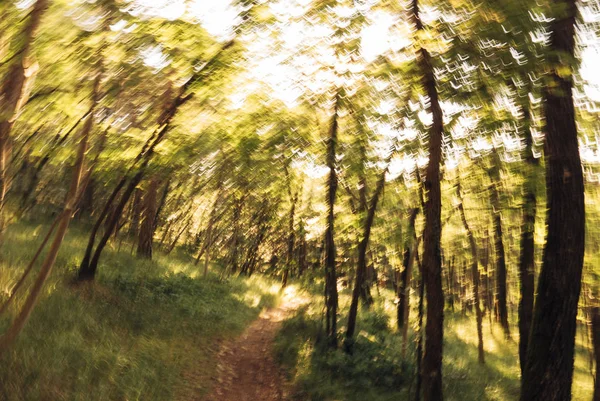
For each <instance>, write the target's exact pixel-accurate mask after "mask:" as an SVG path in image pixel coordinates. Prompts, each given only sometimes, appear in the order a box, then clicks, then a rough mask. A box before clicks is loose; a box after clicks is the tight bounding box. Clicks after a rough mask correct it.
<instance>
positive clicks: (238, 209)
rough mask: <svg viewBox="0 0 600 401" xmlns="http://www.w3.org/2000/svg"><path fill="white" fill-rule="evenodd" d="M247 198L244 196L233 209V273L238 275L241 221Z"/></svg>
mask: <svg viewBox="0 0 600 401" xmlns="http://www.w3.org/2000/svg"><path fill="white" fill-rule="evenodd" d="M244 202H245V197H244V196H243V195H242V196H241V197H240V198H239V199H238V200H237V201H236V205H235V207H234V209H233V233H232V238H231V242H232V245H231V248H232V249H231V261H230V264H231V273H232V274H235V273H237V271H238V269H239V260H238V259H239V257H238V254H239V247H240V230H241V228H240V219H241V217H242V209H243V208H244Z"/></svg>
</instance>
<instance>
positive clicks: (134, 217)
mask: <svg viewBox="0 0 600 401" xmlns="http://www.w3.org/2000/svg"><path fill="white" fill-rule="evenodd" d="M141 203H142V191H141V190H140V189H139V188H136V189H135V191H134V193H133V199H132V201H131V224H130V225H129V235H130V236H131V237H134V238H135V237H137V236H138V235H139V234H138V231H139V229H140V211H141V209H142V206H141ZM131 252H132V253H133V248H132V250H131Z"/></svg>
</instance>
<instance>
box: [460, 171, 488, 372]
mask: <svg viewBox="0 0 600 401" xmlns="http://www.w3.org/2000/svg"><path fill="white" fill-rule="evenodd" d="M456 193H457V194H458V198H459V199H460V203H459V204H458V210H459V211H460V218H461V220H462V223H463V227H464V228H465V231H466V232H467V238H468V239H469V246H470V247H471V257H472V261H471V274H472V276H473V277H472V278H473V299H474V301H473V303H474V307H475V319H476V321H477V340H478V342H477V344H478V345H477V354H478V360H479V363H481V364H484V363H485V353H484V350H483V328H482V323H483V314H482V312H481V305H480V302H479V263H478V258H477V243H476V242H475V236H474V235H473V231H472V230H471V227H470V226H469V223H468V222H467V216H466V215H465V208H464V205H463V198H462V193H461V190H460V182H458V183H457V184H456Z"/></svg>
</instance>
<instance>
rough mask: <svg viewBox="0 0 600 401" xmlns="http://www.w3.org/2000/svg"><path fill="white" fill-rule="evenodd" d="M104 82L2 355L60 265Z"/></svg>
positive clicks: (1, 340) (0, 343)
mask: <svg viewBox="0 0 600 401" xmlns="http://www.w3.org/2000/svg"><path fill="white" fill-rule="evenodd" d="M100 79H101V73H98V74H97V75H96V78H95V80H94V89H93V95H92V108H91V110H92V112H91V113H90V115H89V117H88V119H87V121H86V123H85V125H84V127H83V129H82V131H81V136H80V140H79V146H78V151H77V156H76V160H75V164H74V166H75V168H74V169H73V176H72V178H71V184H70V186H69V191H68V193H67V197H66V199H65V207H64V209H63V212H62V216H61V217H60V219H59V220H58V227H57V228H56V234H55V236H54V239H53V241H52V244H51V245H50V249H49V250H48V253H47V255H46V257H45V259H44V261H43V262H42V266H41V267H40V271H39V273H38V276H37V277H36V279H35V281H34V283H33V285H32V287H31V290H30V291H29V295H28V296H27V298H26V299H25V303H24V304H23V307H22V308H21V311H20V312H19V314H18V315H17V317H16V318H15V320H14V321H13V322H12V324H11V326H10V327H9V328H8V330H7V331H6V332H5V333H4V335H2V337H0V355H1V354H3V353H4V352H6V351H7V349H8V348H9V347H10V346H11V345H12V343H13V342H14V341H15V340H16V338H17V336H18V335H19V334H20V333H21V331H22V330H23V328H24V327H25V324H26V323H27V320H28V319H29V316H30V315H31V312H32V311H33V308H34V307H35V305H36V303H37V300H38V298H39V296H40V293H41V292H42V288H43V286H44V283H45V282H46V279H47V278H48V276H49V275H50V272H51V271H52V267H53V266H54V263H55V262H56V257H57V256H58V251H59V250H60V247H61V245H62V242H63V240H64V238H65V235H66V233H67V230H68V228H69V222H70V221H71V217H72V215H73V212H74V210H75V206H76V205H77V201H78V197H79V196H78V195H79V192H80V190H81V188H80V186H81V181H82V176H83V170H84V164H85V154H86V151H87V146H88V138H89V135H90V132H91V131H92V127H93V125H94V110H95V108H96V106H97V104H98V101H99V87H100Z"/></svg>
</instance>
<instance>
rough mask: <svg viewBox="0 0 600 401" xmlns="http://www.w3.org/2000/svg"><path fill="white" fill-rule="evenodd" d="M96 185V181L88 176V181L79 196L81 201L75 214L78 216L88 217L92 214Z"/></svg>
mask: <svg viewBox="0 0 600 401" xmlns="http://www.w3.org/2000/svg"><path fill="white" fill-rule="evenodd" d="M95 186H96V182H95V181H94V179H93V178H90V180H89V182H88V183H87V185H86V186H85V192H84V193H83V196H82V198H81V202H80V204H79V211H78V212H77V216H78V217H79V218H81V217H83V216H86V217H89V216H91V215H92V213H93V211H94V196H95V194H94V188H95Z"/></svg>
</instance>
